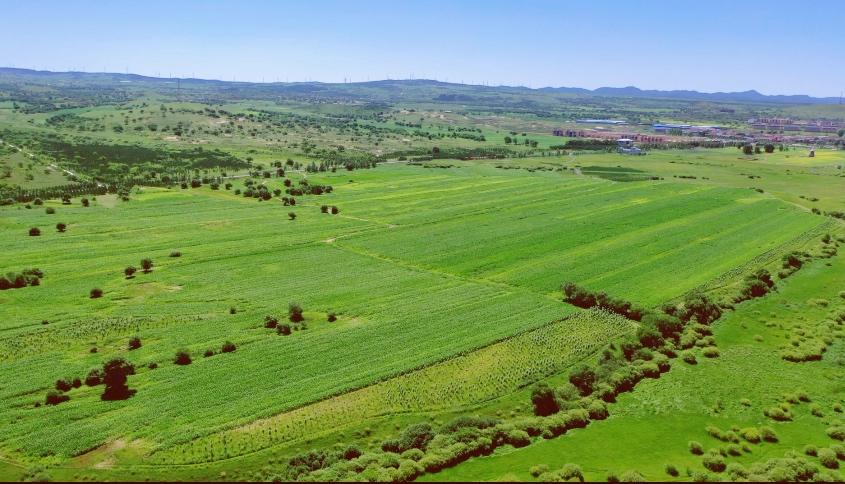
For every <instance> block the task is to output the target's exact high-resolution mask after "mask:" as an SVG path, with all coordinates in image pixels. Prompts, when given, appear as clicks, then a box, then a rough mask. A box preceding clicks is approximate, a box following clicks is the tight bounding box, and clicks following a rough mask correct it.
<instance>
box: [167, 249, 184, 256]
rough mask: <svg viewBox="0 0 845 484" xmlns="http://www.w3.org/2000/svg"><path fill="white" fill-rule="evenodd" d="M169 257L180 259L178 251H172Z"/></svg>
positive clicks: (180, 254)
mask: <svg viewBox="0 0 845 484" xmlns="http://www.w3.org/2000/svg"><path fill="white" fill-rule="evenodd" d="M170 257H182V253H181V252H179V251H178V250H174V251H172V252H171V253H170Z"/></svg>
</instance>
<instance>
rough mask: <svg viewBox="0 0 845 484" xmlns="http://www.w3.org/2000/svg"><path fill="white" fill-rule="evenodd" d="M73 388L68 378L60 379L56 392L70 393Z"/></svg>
mask: <svg viewBox="0 0 845 484" xmlns="http://www.w3.org/2000/svg"><path fill="white" fill-rule="evenodd" d="M71 388H73V385H72V384H71V382H70V381H69V380H68V379H67V378H60V379H58V380H56V390H58V391H60V392H67V391H70V389H71Z"/></svg>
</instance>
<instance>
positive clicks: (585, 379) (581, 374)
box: [569, 365, 596, 395]
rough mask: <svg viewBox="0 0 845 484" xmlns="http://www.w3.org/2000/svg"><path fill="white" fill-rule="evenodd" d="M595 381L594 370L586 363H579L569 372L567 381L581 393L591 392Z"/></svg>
mask: <svg viewBox="0 0 845 484" xmlns="http://www.w3.org/2000/svg"><path fill="white" fill-rule="evenodd" d="M595 382H596V372H595V371H594V370H593V369H592V368H590V367H589V366H587V365H580V366H579V367H577V368H575V369H574V370H573V371H572V372H571V373H570V374H569V383H572V384H573V385H574V386H575V388H577V389H578V391H579V392H581V395H589V394H591V393H593V384H594V383H595Z"/></svg>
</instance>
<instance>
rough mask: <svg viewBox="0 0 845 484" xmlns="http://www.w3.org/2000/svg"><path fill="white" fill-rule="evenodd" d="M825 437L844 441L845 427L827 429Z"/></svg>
mask: <svg viewBox="0 0 845 484" xmlns="http://www.w3.org/2000/svg"><path fill="white" fill-rule="evenodd" d="M825 433H827V436H828V437H830V438H831V439H834V440H845V426H834V427H828V428H827V430H826V431H825Z"/></svg>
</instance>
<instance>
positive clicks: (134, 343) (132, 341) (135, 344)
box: [128, 336, 141, 350]
mask: <svg viewBox="0 0 845 484" xmlns="http://www.w3.org/2000/svg"><path fill="white" fill-rule="evenodd" d="M128 346H129V349H130V350H137V349H138V348H140V347H141V338H139V337H137V336H133V337H131V338H129V345H128Z"/></svg>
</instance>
